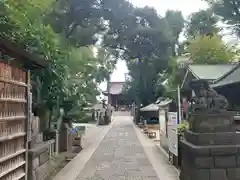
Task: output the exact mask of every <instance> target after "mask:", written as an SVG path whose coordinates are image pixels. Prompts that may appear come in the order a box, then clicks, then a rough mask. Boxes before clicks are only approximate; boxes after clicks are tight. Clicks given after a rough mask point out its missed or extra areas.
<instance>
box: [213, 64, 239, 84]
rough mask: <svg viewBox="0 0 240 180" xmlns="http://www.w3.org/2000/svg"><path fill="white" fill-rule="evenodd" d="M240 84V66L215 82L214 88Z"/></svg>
mask: <svg viewBox="0 0 240 180" xmlns="http://www.w3.org/2000/svg"><path fill="white" fill-rule="evenodd" d="M239 82H240V64H238V65H237V66H236V67H235V68H233V69H232V70H231V71H229V72H228V73H226V74H225V75H224V76H222V77H220V78H219V79H217V80H216V81H215V83H214V84H213V85H212V87H214V88H217V87H222V86H226V85H230V84H235V83H239Z"/></svg>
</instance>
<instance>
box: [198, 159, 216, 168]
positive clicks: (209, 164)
mask: <svg viewBox="0 0 240 180" xmlns="http://www.w3.org/2000/svg"><path fill="white" fill-rule="evenodd" d="M194 165H195V167H197V168H213V167H214V160H213V157H197V158H196V159H195V161H194Z"/></svg>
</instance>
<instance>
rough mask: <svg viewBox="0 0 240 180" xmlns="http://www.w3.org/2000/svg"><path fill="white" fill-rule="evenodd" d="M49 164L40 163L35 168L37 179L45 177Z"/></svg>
mask: <svg viewBox="0 0 240 180" xmlns="http://www.w3.org/2000/svg"><path fill="white" fill-rule="evenodd" d="M49 166H50V163H49V162H46V163H44V164H43V165H41V166H40V167H39V168H37V170H36V177H37V180H42V179H43V178H45V177H46V176H47V175H48V173H49Z"/></svg>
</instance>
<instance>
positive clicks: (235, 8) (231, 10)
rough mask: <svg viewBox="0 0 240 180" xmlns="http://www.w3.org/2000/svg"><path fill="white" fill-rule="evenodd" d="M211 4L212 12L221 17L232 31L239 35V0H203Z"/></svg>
mask: <svg viewBox="0 0 240 180" xmlns="http://www.w3.org/2000/svg"><path fill="white" fill-rule="evenodd" d="M205 1H206V2H208V3H209V4H210V6H211V9H212V10H213V12H214V13H215V14H216V15H218V16H220V17H221V20H222V21H223V22H224V23H226V24H227V25H230V27H231V28H232V29H233V30H234V32H235V33H236V34H237V35H238V36H240V12H239V8H240V2H239V0H230V1H229V0H205Z"/></svg>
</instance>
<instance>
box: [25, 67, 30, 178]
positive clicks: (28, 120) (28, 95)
mask: <svg viewBox="0 0 240 180" xmlns="http://www.w3.org/2000/svg"><path fill="white" fill-rule="evenodd" d="M30 86H31V74H30V70H28V71H27V93H26V96H27V102H28V103H27V105H26V106H27V122H26V125H25V127H26V131H27V137H26V144H25V147H26V153H25V156H26V158H25V159H26V164H25V180H28V144H29V142H30V140H31V137H30V136H31V134H30V133H31V131H29V128H31V126H30V121H31V119H30V118H31V113H32V112H31V109H32V108H31V107H30V106H31V104H30V103H31V102H30V101H31V99H30V93H31V91H30ZM29 126H30V127H29Z"/></svg>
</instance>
